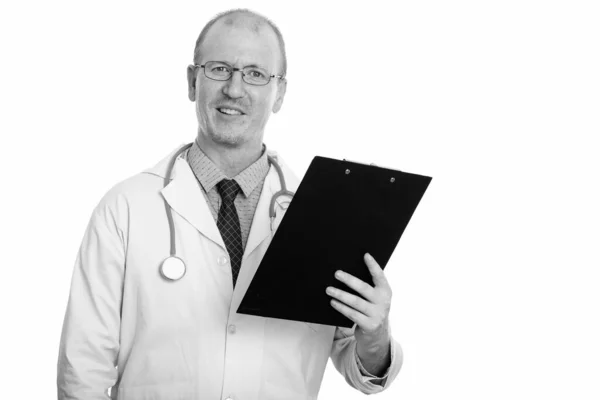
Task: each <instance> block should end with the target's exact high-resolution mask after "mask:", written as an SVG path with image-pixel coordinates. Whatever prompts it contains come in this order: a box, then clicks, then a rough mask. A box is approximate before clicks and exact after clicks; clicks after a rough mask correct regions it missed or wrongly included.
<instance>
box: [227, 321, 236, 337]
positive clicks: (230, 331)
mask: <svg viewBox="0 0 600 400" xmlns="http://www.w3.org/2000/svg"><path fill="white" fill-rule="evenodd" d="M227 331H229V333H231V334H232V335H233V334H234V333H235V325H233V324H231V325H229V326H228V327H227Z"/></svg>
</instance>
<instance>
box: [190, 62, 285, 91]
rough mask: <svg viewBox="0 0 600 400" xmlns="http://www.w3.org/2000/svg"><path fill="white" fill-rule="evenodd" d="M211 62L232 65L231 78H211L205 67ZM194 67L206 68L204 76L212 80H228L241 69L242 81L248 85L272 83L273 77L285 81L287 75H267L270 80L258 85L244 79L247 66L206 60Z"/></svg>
mask: <svg viewBox="0 0 600 400" xmlns="http://www.w3.org/2000/svg"><path fill="white" fill-rule="evenodd" d="M211 62H216V63H221V64H225V65H227V66H228V67H230V68H231V75H229V78H227V79H214V78H211V77H209V76H208V75H206V68H205V67H206V64H208V63H211ZM194 67H197V68H202V69H203V70H204V76H206V77H207V78H208V79H210V80H212V81H217V82H227V81H228V80H230V79H231V78H232V77H233V73H234V72H235V71H240V72H241V74H242V81H244V82H245V83H247V84H248V85H252V86H267V85H268V84H269V83H271V79H272V78H278V79H280V80H281V81H282V82H285V76H283V75H267V76H268V77H269V80H268V81H267V82H266V83H265V84H263V85H257V84H256V83H250V82H247V81H246V80H245V79H244V77H245V76H246V74H245V73H244V68H246V67H243V68H235V67H234V66H233V65H231V64H229V63H226V62H225V61H207V62H205V63H204V64H202V65H198V64H194Z"/></svg>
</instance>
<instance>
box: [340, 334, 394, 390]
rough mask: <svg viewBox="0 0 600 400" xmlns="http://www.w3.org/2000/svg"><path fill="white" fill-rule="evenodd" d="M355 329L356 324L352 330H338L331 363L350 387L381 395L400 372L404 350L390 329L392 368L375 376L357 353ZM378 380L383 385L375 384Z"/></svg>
mask: <svg viewBox="0 0 600 400" xmlns="http://www.w3.org/2000/svg"><path fill="white" fill-rule="evenodd" d="M388 326H389V325H388ZM355 329H356V324H355V325H354V327H352V328H342V327H337V328H336V330H335V334H334V338H333V345H332V347H331V361H332V362H333V365H334V366H335V368H336V369H337V370H338V372H339V373H340V374H342V376H343V377H344V378H345V379H346V382H348V384H349V385H350V386H352V387H353V388H355V389H356V390H359V391H360V392H362V393H365V394H374V393H379V392H381V391H383V390H385V389H387V388H388V387H389V385H390V384H391V383H392V382H393V381H394V379H396V376H397V375H398V373H399V372H400V368H401V367H402V361H403V354H402V348H401V347H400V344H399V343H398V342H396V341H395V340H394V338H393V337H392V335H391V328H388V329H390V346H391V348H390V351H391V363H390V367H389V368H388V370H387V371H386V372H385V373H384V374H383V375H382V376H379V377H376V376H373V375H371V374H369V373H368V372H367V371H366V370H365V369H364V367H363V366H362V365H361V363H360V359H359V358H358V354H357V353H356V338H355V337H354V330H355ZM378 380H381V383H379V384H377V383H374V382H377V381H378Z"/></svg>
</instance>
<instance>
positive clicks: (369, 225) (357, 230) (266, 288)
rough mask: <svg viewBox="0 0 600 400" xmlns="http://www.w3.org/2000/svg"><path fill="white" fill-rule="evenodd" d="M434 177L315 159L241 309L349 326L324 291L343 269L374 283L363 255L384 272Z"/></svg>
mask: <svg viewBox="0 0 600 400" xmlns="http://www.w3.org/2000/svg"><path fill="white" fill-rule="evenodd" d="M431 179H432V178H431V177H428V176H422V175H416V174H410V173H406V172H401V171H398V170H393V169H387V168H382V167H378V166H374V165H366V164H360V163H355V162H351V161H346V160H342V161H340V160H335V159H331V158H326V157H320V156H317V157H315V158H314V159H313V161H312V162H311V164H310V166H309V168H308V170H307V171H306V174H305V175H304V178H303V179H302V182H301V183H300V186H299V187H298V190H297V191H296V194H295V195H294V198H293V200H292V201H291V203H290V205H289V207H288V209H287V211H286V214H285V216H284V217H283V219H282V220H281V223H280V225H279V228H278V229H277V231H276V232H275V235H274V237H273V239H272V241H271V243H270V245H269V248H268V249H267V251H266V253H265V255H264V257H263V259H262V261H261V263H260V265H259V267H258V269H257V270H256V273H255V275H254V277H253V279H252V282H251V283H250V285H249V287H248V290H247V291H246V293H245V295H244V298H243V299H242V301H241V303H240V306H239V307H238V310H237V312H238V313H242V314H248V315H256V316H261V317H269V318H281V319H287V320H294V321H304V322H309V323H316V324H323V325H332V326H340V327H347V328H351V327H352V326H353V325H354V322H353V321H352V320H350V319H348V318H347V317H345V316H344V315H342V314H340V313H339V312H338V311H336V310H335V309H334V308H333V307H332V306H331V304H330V300H331V297H330V296H329V295H327V293H325V289H326V288H327V286H334V287H337V288H339V289H342V290H345V291H347V292H349V293H352V294H354V295H358V293H356V292H355V291H354V290H352V289H350V288H349V287H348V286H346V285H345V284H344V283H342V282H340V281H338V280H337V279H335V277H334V273H335V271H337V270H338V269H340V270H343V271H345V272H347V273H349V274H351V275H353V276H355V277H357V278H359V279H361V280H363V281H364V282H367V283H369V284H370V285H373V280H372V278H371V274H370V272H369V270H368V268H367V266H366V265H365V263H364V259H363V256H364V254H365V253H370V254H371V255H372V256H373V257H374V258H375V260H376V261H377V262H378V264H379V265H380V266H381V267H382V268H384V269H385V266H386V264H387V262H388V261H389V259H390V257H391V255H392V253H393V251H394V249H395V248H396V245H397V244H398V241H399V240H400V237H401V236H402V233H403V232H404V230H405V229H406V226H407V225H408V222H409V221H410V219H411V217H412V215H413V213H414V211H415V209H416V208H417V206H418V204H419V202H420V201H421V198H422V197H423V195H424V194H425V191H426V189H427V187H428V186H429V183H430V182H431Z"/></svg>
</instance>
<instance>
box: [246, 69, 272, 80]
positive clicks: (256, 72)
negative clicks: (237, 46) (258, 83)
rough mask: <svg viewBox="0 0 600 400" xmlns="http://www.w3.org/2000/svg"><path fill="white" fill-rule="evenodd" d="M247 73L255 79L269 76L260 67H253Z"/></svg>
mask: <svg viewBox="0 0 600 400" xmlns="http://www.w3.org/2000/svg"><path fill="white" fill-rule="evenodd" d="M247 75H248V76H249V77H250V78H254V79H265V77H266V76H267V74H266V73H265V72H263V71H261V70H259V69H251V70H249V71H248V72H247Z"/></svg>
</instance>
